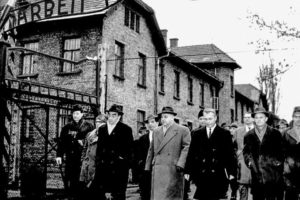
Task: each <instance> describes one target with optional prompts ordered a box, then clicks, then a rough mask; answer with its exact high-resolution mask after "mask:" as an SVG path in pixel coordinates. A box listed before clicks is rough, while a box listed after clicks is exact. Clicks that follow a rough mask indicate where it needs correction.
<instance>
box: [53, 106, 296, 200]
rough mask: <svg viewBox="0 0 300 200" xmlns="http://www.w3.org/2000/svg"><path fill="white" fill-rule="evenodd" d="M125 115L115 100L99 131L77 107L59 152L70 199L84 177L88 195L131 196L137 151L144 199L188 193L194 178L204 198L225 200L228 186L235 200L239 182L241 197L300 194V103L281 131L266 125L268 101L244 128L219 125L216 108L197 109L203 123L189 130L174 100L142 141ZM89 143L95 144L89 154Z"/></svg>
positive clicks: (173, 199) (177, 199)
mask: <svg viewBox="0 0 300 200" xmlns="http://www.w3.org/2000/svg"><path fill="white" fill-rule="evenodd" d="M123 114H124V113H123V111H122V109H121V107H120V106H117V105H112V106H111V107H110V109H109V110H107V114H104V115H103V117H104V119H105V120H106V117H107V121H105V120H104V121H102V122H103V123H102V124H101V126H99V125H98V126H97V128H96V129H94V130H93V126H92V125H91V124H90V123H89V122H87V121H85V120H84V119H83V110H82V108H81V107H80V106H78V105H75V106H74V107H73V110H72V121H71V122H70V123H68V124H66V125H65V126H64V127H63V128H62V130H61V133H60V137H59V139H58V150H57V158H56V162H57V164H58V165H60V166H61V164H62V162H63V157H64V156H65V158H66V159H65V166H66V167H65V178H64V183H65V186H66V188H67V189H68V190H67V191H68V194H69V196H70V199H83V198H82V197H83V196H81V195H82V194H83V193H82V192H83V188H82V186H81V185H80V182H79V181H80V180H81V181H83V182H84V183H85V187H86V188H87V189H86V190H85V193H84V195H85V197H88V198H89V199H97V200H106V199H115V200H125V199H126V189H127V182H128V176H129V168H130V167H132V166H133V165H132V164H133V162H132V161H133V156H134V158H135V166H136V167H137V169H138V171H139V173H138V183H139V189H140V196H141V200H150V199H151V200H183V199H188V196H187V195H186V194H185V196H184V188H185V180H189V179H190V180H192V182H193V183H194V184H195V186H196V191H195V193H194V199H198V200H202V199H203V200H219V199H226V198H227V192H228V187H229V185H230V188H231V190H232V194H231V198H232V199H236V190H237V188H238V183H239V195H238V196H239V199H240V200H247V199H248V192H249V188H251V193H252V199H253V200H283V198H284V197H285V198H284V199H285V200H296V199H298V198H299V196H300V181H299V180H300V167H299V166H300V106H299V107H295V108H294V111H293V114H292V117H293V124H292V126H291V127H290V128H286V129H284V130H282V132H281V133H280V132H279V131H278V130H277V129H274V128H272V127H270V126H268V125H267V121H268V117H269V113H268V112H267V111H266V110H265V109H264V108H261V107H258V108H256V109H255V110H254V112H253V113H245V114H244V125H243V126H241V127H238V124H236V123H232V124H231V125H230V126H229V127H230V131H231V132H230V131H229V130H226V129H225V128H221V127H220V126H218V125H217V113H216V111H215V110H214V109H212V108H205V109H204V110H200V112H199V114H198V119H199V123H200V126H199V127H198V128H196V129H195V130H193V131H192V133H190V130H189V129H188V128H187V127H185V126H183V125H179V124H177V123H175V121H174V119H175V116H176V115H177V113H176V112H175V111H174V109H173V108H172V107H168V106H167V107H163V108H162V111H161V113H159V115H158V116H157V115H153V114H151V115H148V116H147V118H146V120H145V121H144V123H145V125H146V126H143V127H141V129H140V131H141V132H143V134H141V136H140V137H139V139H138V140H136V142H135V143H134V141H133V135H132V129H131V128H130V127H129V126H128V125H126V124H124V123H123V122H122V121H121V118H122V116H123ZM106 115H107V116H106ZM159 117H160V120H161V121H160V122H161V126H158V125H159V123H158V119H159ZM97 120H98V121H99V122H100V119H99V118H96V121H97ZM285 124H286V123H285ZM95 133H97V134H96V135H95ZM91 136H93V137H91ZM95 138H97V139H95ZM84 145H86V146H87V147H88V148H87V151H86V152H85V153H84V154H83V153H82V152H83V151H82V150H83V146H84ZM134 147H135V148H134ZM91 149H93V150H92V151H93V152H92V153H91ZM133 151H135V152H133ZM82 155H85V156H83V157H82ZM90 157H91V158H92V160H93V163H90V161H89V158H90ZM82 158H84V160H82ZM89 166H90V167H89ZM80 170H81V175H80ZM90 172H91V173H90ZM79 175H80V177H79ZM184 175H185V176H184ZM188 187H189V186H187V187H186V189H187V190H186V191H188ZM284 189H285V191H284ZM86 192H88V193H89V194H87V193H86Z"/></svg>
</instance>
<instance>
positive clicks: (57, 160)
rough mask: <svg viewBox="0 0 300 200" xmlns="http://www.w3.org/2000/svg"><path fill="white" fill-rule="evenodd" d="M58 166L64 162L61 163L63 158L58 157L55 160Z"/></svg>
mask: <svg viewBox="0 0 300 200" xmlns="http://www.w3.org/2000/svg"><path fill="white" fill-rule="evenodd" d="M55 161H56V164H57V165H61V163H62V161H61V157H57V158H55Z"/></svg>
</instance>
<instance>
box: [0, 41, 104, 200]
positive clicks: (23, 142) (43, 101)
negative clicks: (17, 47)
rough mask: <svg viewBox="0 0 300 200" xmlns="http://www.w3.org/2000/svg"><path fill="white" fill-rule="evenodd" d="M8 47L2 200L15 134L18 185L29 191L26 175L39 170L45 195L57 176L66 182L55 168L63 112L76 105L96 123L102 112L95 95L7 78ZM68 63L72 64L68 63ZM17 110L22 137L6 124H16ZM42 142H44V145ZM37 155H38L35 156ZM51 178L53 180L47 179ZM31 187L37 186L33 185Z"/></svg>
mask: <svg viewBox="0 0 300 200" xmlns="http://www.w3.org/2000/svg"><path fill="white" fill-rule="evenodd" d="M8 46H9V45H8V44H7V43H5V42H1V43H0V57H1V63H0V64H1V76H0V78H1V81H0V94H1V101H0V109H1V112H3V111H4V112H3V113H4V115H3V114H1V117H0V120H1V121H0V129H1V132H0V159H1V160H4V161H5V162H0V173H1V174H0V176H1V177H0V198H1V199H7V188H8V174H9V171H10V170H11V169H10V162H11V159H10V158H11V157H12V155H11V154H10V152H11V151H10V150H9V149H10V146H11V140H12V138H11V136H12V134H14V135H17V134H18V135H19V142H20V144H19V145H20V157H19V160H18V162H19V163H18V165H17V166H19V169H17V170H16V171H18V172H17V173H16V174H17V175H16V177H18V179H19V180H18V179H17V180H15V181H16V182H19V181H20V180H21V181H20V182H21V192H22V189H23V190H26V188H27V187H28V185H30V184H28V180H26V176H25V175H26V174H27V175H28V174H29V175H32V173H34V172H32V171H31V169H38V170H37V171H38V172H39V173H37V174H35V175H40V176H37V177H39V179H40V181H38V180H36V182H35V183H36V184H37V185H36V186H38V187H39V188H40V191H41V192H42V193H43V194H45V192H46V187H47V184H48V185H49V183H48V182H49V179H53V177H55V176H56V178H57V176H58V175H60V179H61V182H62V181H63V180H62V177H63V176H62V174H61V172H62V170H61V169H59V168H58V167H57V166H55V165H54V164H53V161H54V159H53V156H54V155H55V151H56V142H55V138H56V137H57V134H58V124H57V123H58V117H59V115H60V110H65V111H67V113H68V111H69V110H70V109H72V106H73V105H74V104H80V105H81V106H82V107H83V109H84V110H85V112H86V113H88V116H87V117H88V118H90V119H93V118H94V117H95V115H97V113H98V108H99V101H98V99H99V97H98V96H95V95H91V94H87V93H82V92H78V91H75V90H70V89H64V88H60V87H55V86H50V85H46V84H42V83H37V82H31V81H26V80H19V79H14V78H5V68H6V54H7V52H6V51H7V49H8V48H7V47H8ZM45 56H46V55H45ZM51 59H53V57H51ZM54 59H56V58H54ZM57 59H60V58H57ZM64 60H65V59H64ZM66 62H73V61H68V60H66ZM16 110H18V113H19V118H18V119H19V123H20V127H21V128H20V129H19V133H15V132H14V130H12V129H8V128H7V124H12V123H16V121H14V116H15V115H16V114H15V113H14V112H15V111H16ZM28 111H29V112H28ZM32 113H34V114H32ZM53 113H55V115H53ZM20 116H21V117H20ZM9 127H10V125H9ZM50 127H56V128H55V130H51V128H50ZM30 137H32V138H31V139H30ZM14 140H15V139H14ZM41 141H43V142H42V143H41ZM36 142H39V144H36ZM36 152H39V154H35V153H36ZM37 155H38V156H37ZM2 158H4V159H2ZM37 171H35V172H37ZM50 173H51V174H50ZM49 176H52V177H51V178H47V177H49ZM27 178H28V177H27ZM31 178H34V177H31ZM54 179H55V178H54ZM34 180H35V179H34ZM29 183H32V182H29ZM16 184H18V183H16ZM50 184H51V183H50ZM30 187H34V186H32V185H30ZM43 194H41V195H43Z"/></svg>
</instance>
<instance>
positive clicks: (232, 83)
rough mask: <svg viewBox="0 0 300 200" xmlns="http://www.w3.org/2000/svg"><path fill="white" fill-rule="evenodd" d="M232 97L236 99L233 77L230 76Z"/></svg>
mask: <svg viewBox="0 0 300 200" xmlns="http://www.w3.org/2000/svg"><path fill="white" fill-rule="evenodd" d="M230 95H231V97H234V80H233V76H230Z"/></svg>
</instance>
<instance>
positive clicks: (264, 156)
mask: <svg viewBox="0 0 300 200" xmlns="http://www.w3.org/2000/svg"><path fill="white" fill-rule="evenodd" d="M252 117H254V122H255V126H254V128H253V129H251V130H250V131H249V132H248V133H247V134H246V135H245V137H244V149H243V155H244V159H245V164H246V165H247V167H248V168H249V169H250V170H251V177H252V186H251V190H252V196H253V200H265V199H266V200H276V199H282V197H283V177H282V176H283V162H284V142H283V137H282V135H281V133H280V132H279V131H278V130H276V129H274V128H272V127H270V126H268V125H267V120H268V112H266V110H265V109H264V108H256V109H255V111H254V113H253V114H252Z"/></svg>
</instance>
